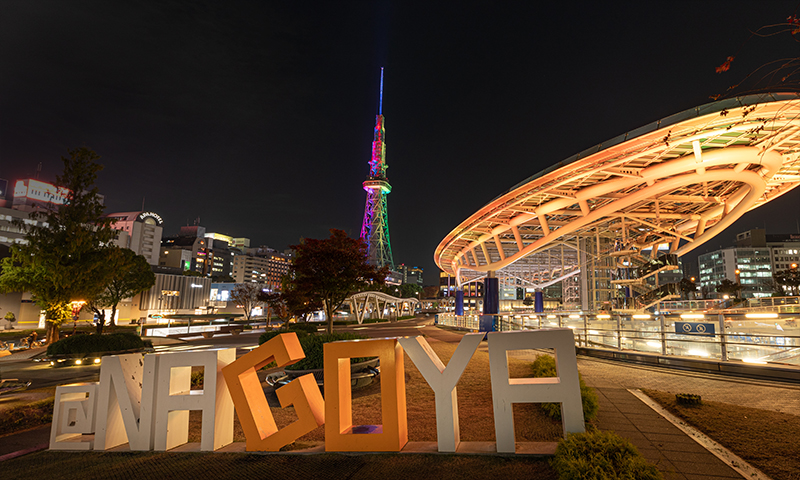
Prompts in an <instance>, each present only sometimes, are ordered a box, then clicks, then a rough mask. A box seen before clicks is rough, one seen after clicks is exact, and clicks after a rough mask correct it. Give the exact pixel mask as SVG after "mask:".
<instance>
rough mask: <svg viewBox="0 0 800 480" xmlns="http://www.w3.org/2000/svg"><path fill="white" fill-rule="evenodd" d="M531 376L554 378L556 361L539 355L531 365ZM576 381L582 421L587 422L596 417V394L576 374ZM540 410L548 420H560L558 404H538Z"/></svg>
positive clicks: (597, 406)
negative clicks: (577, 382) (578, 385)
mask: <svg viewBox="0 0 800 480" xmlns="http://www.w3.org/2000/svg"><path fill="white" fill-rule="evenodd" d="M531 370H533V376H534V377H537V378H540V377H555V376H557V373H556V359H555V358H553V357H552V356H550V355H539V357H537V358H536V360H535V361H534V362H533V364H532V365H531ZM578 379H579V381H580V385H581V404H582V405H583V420H584V421H586V422H588V421H589V420H593V419H594V418H595V417H596V416H597V410H598V409H599V408H600V405H599V403H598V401H597V394H596V393H594V389H593V388H592V387H589V386H587V385H586V384H585V383H584V382H583V377H582V376H581V374H580V373H579V374H578ZM540 406H541V407H542V410H544V412H545V413H546V414H547V416H549V417H550V418H554V419H556V420H561V405H560V404H558V403H542V404H540Z"/></svg>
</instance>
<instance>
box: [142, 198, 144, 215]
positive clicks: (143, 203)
mask: <svg viewBox="0 0 800 480" xmlns="http://www.w3.org/2000/svg"><path fill="white" fill-rule="evenodd" d="M142 211H143V212H144V195H142Z"/></svg>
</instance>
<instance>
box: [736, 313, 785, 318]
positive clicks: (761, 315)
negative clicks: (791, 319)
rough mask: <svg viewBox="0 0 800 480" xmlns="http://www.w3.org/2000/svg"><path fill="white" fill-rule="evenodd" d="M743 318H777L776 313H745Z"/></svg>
mask: <svg viewBox="0 0 800 480" xmlns="http://www.w3.org/2000/svg"><path fill="white" fill-rule="evenodd" d="M744 317H745V318H778V314H777V313H746V314H745V315H744Z"/></svg>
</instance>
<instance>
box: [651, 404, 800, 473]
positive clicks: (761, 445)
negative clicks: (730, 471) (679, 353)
mask: <svg viewBox="0 0 800 480" xmlns="http://www.w3.org/2000/svg"><path fill="white" fill-rule="evenodd" d="M642 391H643V392H644V393H645V394H647V396H649V397H650V398H652V399H653V400H655V401H656V402H658V403H659V404H660V405H661V406H662V407H664V409H666V410H667V411H669V412H670V413H672V414H673V415H675V416H677V417H679V418H681V419H683V420H685V421H686V422H687V423H689V424H690V425H692V426H693V427H695V428H697V429H698V430H700V431H701V432H703V433H705V434H706V435H708V436H709V437H711V438H712V439H714V440H715V441H717V442H718V443H719V444H720V445H723V446H724V447H725V448H727V449H728V450H730V451H732V452H733V453H735V454H736V455H738V456H740V457H741V458H742V459H743V460H745V461H746V462H748V463H750V464H751V465H753V466H754V467H756V468H758V469H759V470H761V471H762V472H764V473H765V474H767V475H768V476H770V477H772V478H774V479H776V480H781V479H785V480H790V479H791V480H796V479H798V478H800V449H798V446H797V432H800V417H798V416H796V415H791V414H788V413H780V412H773V411H771V410H760V409H757V408H750V407H742V406H738V405H730V404H727V403H722V402H710V401H707V400H703V402H702V403H700V404H694V405H684V404H679V403H678V402H677V401H676V400H675V393H667V392H660V391H656V390H644V389H643V390H642Z"/></svg>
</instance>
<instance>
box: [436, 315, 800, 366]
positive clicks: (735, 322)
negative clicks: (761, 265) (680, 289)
mask: <svg viewBox="0 0 800 480" xmlns="http://www.w3.org/2000/svg"><path fill="white" fill-rule="evenodd" d="M481 317H483V318H484V322H483V323H484V325H486V324H487V322H486V320H485V319H486V316H481V315H465V316H456V315H452V314H439V315H437V323H438V324H439V325H448V326H452V327H457V328H464V329H468V330H474V331H480V330H486V328H484V329H481V328H480V323H481V322H480V319H481ZM491 317H493V319H492V320H493V321H492V322H491V323H492V324H493V327H494V330H495V331H509V330H523V329H540V328H556V327H566V328H571V329H572V330H573V332H574V333H575V344H576V346H579V347H585V348H599V349H612V350H617V351H623V350H624V351H630V352H642V353H651V354H658V355H664V356H680V357H695V358H705V359H715V360H720V361H728V360H741V361H743V362H747V363H754V364H769V363H772V364H788V365H800V327H798V320H800V314H798V313H785V312H752V313H734V314H730V313H719V314H703V313H684V314H681V315H677V314H670V315H652V314H633V315H619V314H610V313H608V314H606V313H598V314H595V313H581V312H555V313H538V314H503V313H501V314H498V315H493V316H491Z"/></svg>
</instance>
